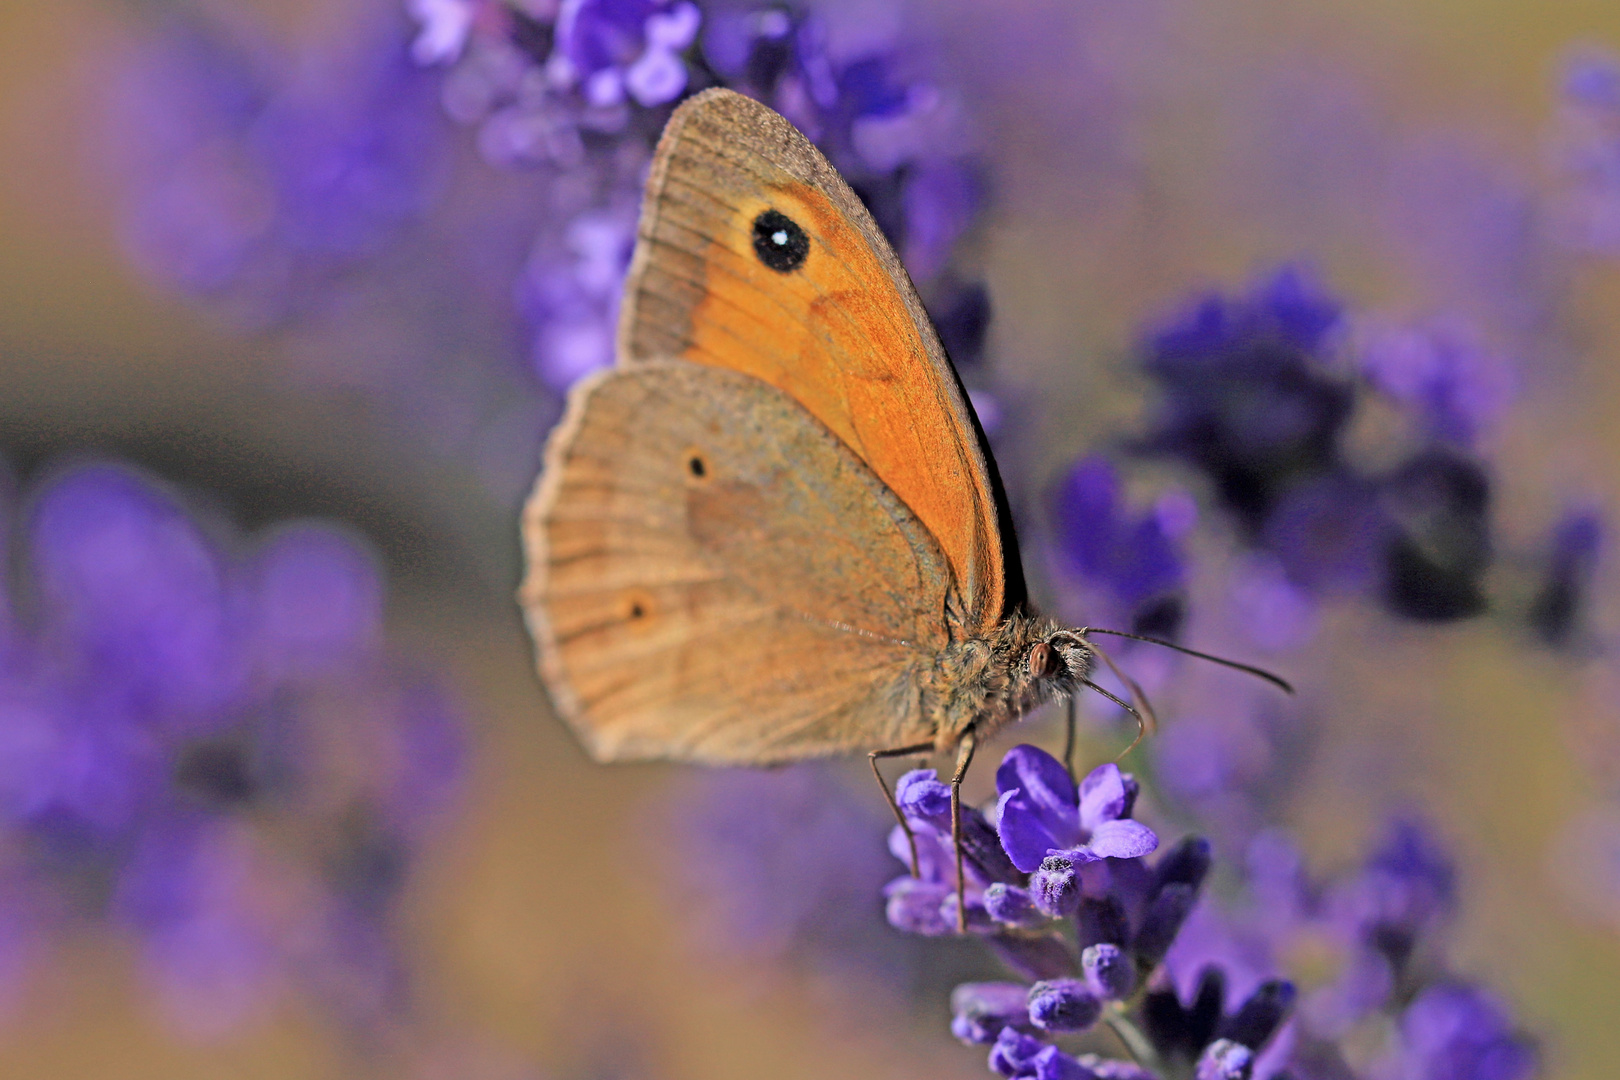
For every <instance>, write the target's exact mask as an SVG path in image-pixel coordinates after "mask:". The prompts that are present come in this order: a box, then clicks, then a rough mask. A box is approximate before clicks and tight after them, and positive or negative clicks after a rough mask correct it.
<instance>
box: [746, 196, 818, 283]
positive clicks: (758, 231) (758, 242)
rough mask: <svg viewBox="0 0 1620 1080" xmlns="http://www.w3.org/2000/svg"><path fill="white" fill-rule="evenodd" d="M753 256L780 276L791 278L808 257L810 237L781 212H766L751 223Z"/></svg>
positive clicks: (796, 223)
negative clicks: (752, 225) (789, 275)
mask: <svg viewBox="0 0 1620 1080" xmlns="http://www.w3.org/2000/svg"><path fill="white" fill-rule="evenodd" d="M754 254H755V255H758V256H759V261H760V262H762V263H764V264H765V265H766V266H768V267H770V268H771V269H772V270H775V271H777V272H778V273H781V274H791V273H792V272H793V271H795V270H797V269H798V268H799V267H801V266H803V265H804V260H805V259H806V258H808V257H809V255H810V237H808V236H806V235H805V232H804V230H803V229H801V228H800V227H799V223H798V222H796V221H794V220H793V219H792V218H790V217H788V216H787V215H786V214H784V213H782V212H781V211H780V210H765V211H763V212H761V213H760V215H759V217H757V218H755V219H754Z"/></svg>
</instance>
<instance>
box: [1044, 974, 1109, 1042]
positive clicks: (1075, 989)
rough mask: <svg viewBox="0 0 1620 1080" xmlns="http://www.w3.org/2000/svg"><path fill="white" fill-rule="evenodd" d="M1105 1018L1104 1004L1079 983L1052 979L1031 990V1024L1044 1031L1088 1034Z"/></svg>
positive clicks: (1077, 981) (1072, 980)
mask: <svg viewBox="0 0 1620 1080" xmlns="http://www.w3.org/2000/svg"><path fill="white" fill-rule="evenodd" d="M1101 1015H1102V1002H1100V1001H1098V1000H1097V996H1096V995H1095V994H1093V993H1092V992H1091V990H1090V989H1089V988H1088V987H1087V986H1086V984H1085V983H1083V982H1081V981H1080V980H1079V979H1051V980H1048V981H1046V982H1038V983H1036V984H1035V985H1034V986H1032V987H1030V990H1029V1022H1030V1023H1032V1024H1034V1025H1035V1026H1036V1027H1038V1028H1040V1029H1041V1030H1042V1031H1084V1030H1085V1029H1086V1028H1088V1027H1090V1026H1091V1025H1092V1024H1095V1023H1096V1022H1097V1017H1099V1016H1101Z"/></svg>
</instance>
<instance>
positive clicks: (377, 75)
mask: <svg viewBox="0 0 1620 1080" xmlns="http://www.w3.org/2000/svg"><path fill="white" fill-rule="evenodd" d="M233 31H234V32H233ZM243 39H245V40H243ZM300 61H301V62H300V63H298V64H294V63H291V62H289V61H288V60H287V59H285V58H282V57H279V56H277V55H276V54H275V52H274V51H273V50H272V49H271V48H270V47H269V46H268V44H266V43H265V42H264V40H263V35H261V34H260V33H258V32H257V31H256V30H248V29H246V28H244V27H241V26H238V27H235V28H228V27H227V26H226V25H225V24H224V23H222V22H216V21H210V20H207V19H205V18H203V17H200V16H196V15H185V14H182V15H171V16H167V17H166V18H165V19H164V20H162V21H160V22H158V23H157V24H155V25H154V26H153V27H152V28H151V30H150V32H149V34H148V36H147V37H146V39H145V40H144V41H142V42H140V43H138V44H137V45H135V46H134V47H133V48H132V49H131V50H130V52H129V54H128V55H127V56H125V57H124V58H123V59H122V60H121V61H120V62H119V64H118V66H117V67H116V68H115V71H114V74H113V79H114V80H115V85H116V90H115V91H114V92H112V93H109V95H108V98H107V100H108V104H109V109H110V112H111V115H110V116H109V118H108V122H107V133H108V138H107V139H106V140H104V141H105V142H106V143H107V144H108V145H110V146H111V147H112V148H113V150H112V154H111V157H110V159H109V161H108V167H109V169H110V170H111V171H112V172H113V173H114V175H115V176H116V178H117V182H118V185H119V188H120V198H121V199H122V200H123V203H124V206H123V217H124V221H125V226H124V231H125V238H126V242H127V244H128V246H129V248H130V251H131V255H132V257H133V259H134V261H135V262H136V264H137V265H139V266H140V267H141V268H142V269H143V270H145V271H146V272H147V273H149V274H150V275H152V276H153V277H154V278H156V279H157V280H158V281H160V282H161V283H163V284H165V285H167V286H169V287H171V288H174V289H177V290H179V291H181V292H184V293H188V294H191V295H193V296H196V297H198V298H199V299H202V300H204V301H205V302H207V303H209V304H210V305H211V306H213V307H214V308H215V309H216V310H219V311H221V312H223V313H224V314H225V315H226V316H227V317H228V318H231V319H233V320H235V321H239V322H242V323H245V324H247V325H250V326H263V325H266V324H271V323H275V322H278V321H280V320H282V319H284V318H286V317H287V316H288V315H290V314H291V313H293V312H295V311H297V310H299V309H300V308H301V307H307V306H309V305H310V304H312V303H314V302H316V301H317V300H318V298H319V295H320V292H321V290H322V289H323V288H324V287H325V286H327V285H329V284H330V282H331V280H332V279H333V277H334V275H336V274H337V273H339V272H341V271H343V270H344V269H347V268H349V267H351V266H353V265H354V264H355V263H357V262H359V261H361V260H363V259H366V258H369V257H371V256H374V255H376V254H377V253H379V252H380V251H382V250H383V249H384V248H385V247H386V246H387V244H388V243H389V242H390V241H391V240H392V239H393V238H394V237H395V235H396V234H397V233H398V231H399V229H400V228H401V226H403V225H404V224H406V223H407V222H409V221H411V220H412V219H413V218H415V217H416V216H418V215H419V214H421V213H422V212H423V211H424V210H425V209H426V208H427V207H428V206H429V205H430V204H431V203H432V202H433V200H434V198H435V197H436V193H437V188H438V177H439V175H440V173H441V172H442V169H441V164H442V157H443V153H444V146H443V139H442V132H441V130H440V129H441V125H440V124H439V122H438V121H437V120H436V119H435V117H434V116H433V113H432V110H431V108H430V107H429V101H430V98H429V96H428V95H429V94H430V93H431V83H430V81H429V80H428V79H427V77H426V76H424V75H423V74H422V73H420V72H418V71H417V70H416V68H415V67H414V66H413V65H412V64H411V63H410V60H409V57H408V56H407V55H406V45H405V37H404V26H403V24H402V20H400V19H398V18H397V17H393V18H388V17H384V16H383V15H382V13H381V11H366V12H365V13H364V15H363V16H362V22H361V23H360V24H359V25H357V26H356V27H355V28H354V29H353V30H352V31H351V33H350V34H349V35H348V36H347V37H340V38H339V40H338V41H337V42H336V43H335V45H333V46H330V47H327V48H325V49H322V50H309V51H307V52H306V53H305V54H304V55H303V56H302V57H300Z"/></svg>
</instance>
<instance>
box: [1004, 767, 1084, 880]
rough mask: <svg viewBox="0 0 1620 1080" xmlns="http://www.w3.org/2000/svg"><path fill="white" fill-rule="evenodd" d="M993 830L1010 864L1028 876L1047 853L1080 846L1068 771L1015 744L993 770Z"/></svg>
mask: <svg viewBox="0 0 1620 1080" xmlns="http://www.w3.org/2000/svg"><path fill="white" fill-rule="evenodd" d="M996 789H997V790H998V791H1000V792H1001V802H1000V805H999V807H998V810H999V812H1000V817H999V819H998V823H997V830H998V831H999V832H1000V834H1001V846H1002V847H1003V848H1005V849H1006V851H1007V854H1008V855H1009V856H1010V857H1011V858H1012V861H1013V865H1014V866H1016V867H1018V869H1020V870H1022V871H1024V872H1025V873H1026V874H1027V873H1029V872H1030V871H1031V870H1034V869H1035V868H1036V867H1037V866H1039V865H1041V860H1042V859H1044V858H1046V853H1047V852H1049V851H1053V850H1055V849H1059V848H1070V847H1075V846H1076V845H1078V844H1079V842H1080V832H1079V821H1078V819H1077V817H1076V814H1075V806H1076V803H1077V799H1078V795H1077V793H1076V791H1075V787H1074V782H1073V781H1072V780H1070V779H1069V774H1068V771H1067V770H1065V769H1064V768H1063V766H1062V765H1061V764H1060V763H1059V762H1058V760H1057V759H1056V758H1054V757H1053V756H1052V755H1051V754H1048V753H1047V752H1046V751H1044V750H1040V749H1037V748H1036V747H1033V746H1015V747H1013V748H1012V749H1011V750H1010V751H1008V752H1007V756H1006V757H1005V758H1003V759H1002V762H1001V767H1000V768H999V769H997V770H996Z"/></svg>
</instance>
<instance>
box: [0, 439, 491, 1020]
mask: <svg viewBox="0 0 1620 1080" xmlns="http://www.w3.org/2000/svg"><path fill="white" fill-rule="evenodd" d="M221 525H222V523H220V522H218V521H200V520H198V519H196V518H193V517H192V516H191V515H190V514H188V512H187V511H186V510H185V508H184V507H183V506H182V505H181V503H180V502H178V501H177V500H176V499H175V498H174V497H173V496H172V495H171V494H170V493H169V492H167V491H166V490H165V489H164V488H163V487H162V486H161V485H159V484H157V483H156V482H154V481H153V480H151V479H150V478H148V477H147V476H145V475H143V474H141V473H139V472H137V471H135V470H132V469H129V468H126V467H122V466H119V465H113V464H86V465H79V466H76V467H72V468H68V469H65V470H62V471H60V472H59V473H57V474H56V475H55V476H54V477H52V478H50V479H49V480H48V481H47V482H45V483H43V484H41V485H40V486H38V487H37V488H36V489H35V490H34V491H33V492H32V496H31V499H30V509H29V512H28V514H27V515H26V518H25V520H23V521H22V522H20V523H19V528H18V530H17V531H18V532H19V533H20V535H21V537H22V539H23V543H22V545H21V547H22V550H21V552H20V555H21V556H22V563H23V564H24V565H26V566H27V568H28V570H29V573H28V577H27V579H26V587H25V588H24V589H21V590H18V592H19V593H20V594H22V598H23V599H25V600H26V601H28V603H27V605H26V609H25V610H24V611H20V612H19V611H16V610H13V609H11V608H8V609H7V614H6V619H5V633H4V634H3V635H0V640H3V642H4V647H3V650H0V718H3V722H0V741H3V749H0V882H3V883H4V884H3V887H0V926H5V927H8V928H9V927H13V926H18V927H25V928H26V933H27V936H28V938H29V939H31V940H32V941H33V942H35V943H36V944H37V943H39V942H42V941H43V940H44V938H45V937H46V936H48V933H49V932H50V931H51V930H52V929H53V927H52V925H51V922H52V921H53V920H54V921H57V922H60V921H62V920H63V919H65V918H71V919H76V920H79V921H83V920H96V921H101V922H105V923H107V924H109V925H111V926H113V927H115V928H117V929H119V930H121V931H125V932H128V933H130V934H132V935H133V936H134V938H135V940H136V941H137V942H138V944H139V950H140V959H141V970H142V972H143V973H144V975H145V976H146V978H147V979H148V980H149V982H150V984H151V989H152V1000H153V1002H154V1004H155V1006H156V1007H157V1009H158V1010H159V1012H160V1013H161V1014H162V1016H163V1017H164V1019H166V1020H167V1021H168V1022H169V1023H170V1024H171V1025H172V1026H174V1027H175V1028H177V1029H178V1030H180V1031H183V1032H187V1033H192V1034H197V1035H211V1034H215V1033H219V1032H222V1031H225V1030H229V1029H232V1028H234V1027H236V1026H238V1025H239V1024H241V1023H243V1022H245V1021H247V1020H249V1019H251V1018H253V1017H255V1016H258V1015H260V1014H261V1013H262V1012H263V1010H264V1009H265V1008H267V1007H268V1006H269V1005H270V1004H271V1003H272V1002H273V1001H274V999H275V997H276V993H277V991H278V989H279V988H281V987H283V986H286V985H289V984H293V983H299V984H302V985H304V986H305V988H306V989H309V988H312V989H314V990H315V991H316V992H317V993H318V994H320V995H321V996H322V997H323V998H324V999H325V1000H326V1001H327V1002H328V1004H329V1005H330V1006H331V1007H332V1008H333V1009H334V1010H336V1011H337V1015H339V1016H341V1017H343V1018H345V1019H347V1020H349V1021H352V1022H354V1023H356V1024H369V1023H373V1022H376V1021H379V1020H382V1019H384V1018H385V1017H387V1016H388V1015H390V1014H391V1012H392V1011H393V1010H394V1009H396V1008H397V1007H398V1006H399V1005H400V1004H401V1001H400V994H401V993H402V991H403V989H404V986H403V983H402V982H401V980H402V977H403V969H402V967H401V965H400V961H399V958H398V956H397V955H396V950H395V948H394V938H393V933H394V931H393V910H394V908H395V907H396V900H397V898H398V896H399V894H400V890H401V887H402V886H403V884H404V882H405V880H406V878H407V875H408V873H409V871H410V867H411V864H412V861H413V859H414V858H415V857H416V853H417V852H418V851H419V849H420V847H421V844H422V842H423V840H424V838H425V836H426V835H427V832H428V830H429V829H430V828H431V826H432V825H433V824H434V822H435V820H436V819H437V818H438V816H439V815H440V813H441V812H442V811H443V810H444V809H445V808H446V806H447V803H448V801H449V800H450V798H451V797H452V795H453V793H454V791H455V789H456V786H457V781H458V778H459V776H460V772H461V756H462V748H461V740H462V733H461V727H460V722H459V719H458V717H457V715H456V711H455V709H454V708H453V706H452V705H451V703H450V702H449V701H448V700H447V698H446V697H445V695H444V694H443V692H441V691H440V690H439V689H438V688H437V687H436V686H435V685H434V684H433V682H432V681H431V680H429V679H427V678H425V677H423V676H422V675H420V674H417V673H414V672H412V671H410V670H409V669H407V668H403V667H401V666H399V665H398V663H397V662H395V661H393V660H391V659H390V658H389V656H388V653H387V650H386V648H385V644H384V642H383V639H382V606H383V583H382V580H381V578H380V576H379V574H378V571H377V568H376V566H375V565H374V563H373V562H372V560H371V558H370V556H369V554H368V553H367V552H366V550H365V549H364V547H363V546H362V545H361V544H359V543H357V542H356V540H355V539H354V538H352V537H350V536H349V535H348V534H346V533H344V532H342V531H340V530H338V529H335V528H333V527H331V526H328V525H325V524H321V523H318V522H290V523H287V524H285V525H282V526H280V527H277V528H275V529H272V530H269V531H267V532H265V533H264V534H263V535H261V536H259V537H257V538H256V540H255V542H254V543H253V544H252V546H251V547H248V548H243V549H240V550H236V549H232V548H228V547H226V546H225V545H223V544H222V543H220V542H219V540H218V539H217V538H216V537H218V535H219V534H220V533H221V531H222V530H221ZM6 532H8V533H9V532H10V530H9V529H7V530H6ZM14 595H15V594H14ZM17 606H18V607H23V606H24V605H23V604H21V603H19V604H18V605H17ZM69 913H71V915H70V914H69ZM68 928H69V927H68V926H65V925H64V926H61V927H60V929H68ZM9 936H10V935H9V934H8V933H4V932H0V940H6V945H7V946H9ZM9 952H10V950H9V949H8V948H4V947H0V955H5V954H8V953H9ZM0 973H3V974H9V975H12V976H16V977H21V975H22V974H23V973H22V971H21V969H20V965H9V966H8V965H6V964H4V963H3V962H0Z"/></svg>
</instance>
